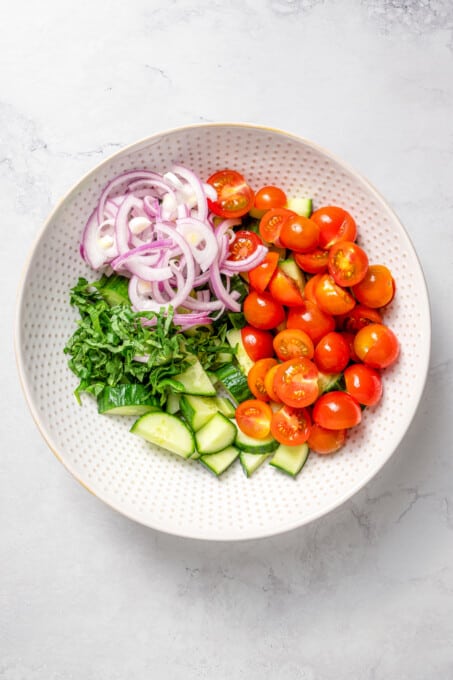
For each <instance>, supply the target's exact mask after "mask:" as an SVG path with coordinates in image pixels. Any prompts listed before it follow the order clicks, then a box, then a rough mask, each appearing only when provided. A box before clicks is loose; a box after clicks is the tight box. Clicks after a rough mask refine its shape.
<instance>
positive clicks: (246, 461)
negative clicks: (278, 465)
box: [239, 451, 271, 478]
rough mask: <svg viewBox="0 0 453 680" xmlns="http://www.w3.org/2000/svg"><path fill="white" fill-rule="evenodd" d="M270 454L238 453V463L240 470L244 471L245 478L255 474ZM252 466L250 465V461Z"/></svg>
mask: <svg viewBox="0 0 453 680" xmlns="http://www.w3.org/2000/svg"><path fill="white" fill-rule="evenodd" d="M270 455H271V454H270V453H261V454H259V453H258V454H257V453H246V452H245V451H241V452H240V453H239V461H240V463H241V466H242V469H243V470H244V473H245V476H246V477H247V478H250V477H251V476H252V475H253V474H255V472H256V471H257V470H258V469H259V468H260V467H261V466H262V464H263V463H264V462H265V461H266V460H267V459H268V458H269V456H270ZM251 459H253V461H252V465H250V461H251Z"/></svg>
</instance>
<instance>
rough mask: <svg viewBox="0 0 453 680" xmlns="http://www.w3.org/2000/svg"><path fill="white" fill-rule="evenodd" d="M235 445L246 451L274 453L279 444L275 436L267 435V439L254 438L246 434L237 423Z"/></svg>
mask: <svg viewBox="0 0 453 680" xmlns="http://www.w3.org/2000/svg"><path fill="white" fill-rule="evenodd" d="M234 445H235V446H237V447H238V449H241V451H245V452H246V453H254V454H257V453H272V451H275V450H276V449H277V448H278V446H279V444H278V442H277V441H276V440H275V439H274V438H273V437H266V438H265V439H254V438H253V437H249V436H248V435H246V434H244V433H243V432H242V430H240V429H239V427H238V426H237V425H236V439H235V441H234Z"/></svg>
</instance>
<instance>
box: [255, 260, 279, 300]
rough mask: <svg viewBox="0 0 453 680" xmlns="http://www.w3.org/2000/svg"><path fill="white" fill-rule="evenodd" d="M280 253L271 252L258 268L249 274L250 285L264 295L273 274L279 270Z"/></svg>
mask: <svg viewBox="0 0 453 680" xmlns="http://www.w3.org/2000/svg"><path fill="white" fill-rule="evenodd" d="M277 265H278V253H274V252H272V251H269V252H268V253H266V257H265V258H264V260H263V261H262V262H261V264H259V265H258V266H257V267H254V268H253V269H251V270H250V271H249V273H248V275H249V283H250V285H251V286H252V287H253V288H254V289H255V290H257V291H259V292H260V293H263V292H264V290H265V289H266V288H267V286H268V284H269V281H270V280H271V278H272V274H273V273H274V272H275V270H276V269H277Z"/></svg>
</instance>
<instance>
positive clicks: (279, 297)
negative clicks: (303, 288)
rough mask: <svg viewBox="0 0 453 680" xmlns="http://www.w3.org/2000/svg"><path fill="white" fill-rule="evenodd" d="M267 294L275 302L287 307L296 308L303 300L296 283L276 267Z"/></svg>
mask: <svg viewBox="0 0 453 680" xmlns="http://www.w3.org/2000/svg"><path fill="white" fill-rule="evenodd" d="M269 292H270V294H271V295H272V297H273V298H274V300H276V301H277V302H280V303H281V304H282V305H286V306H287V307H298V306H299V305H303V304H304V298H303V296H302V293H301V292H300V289H299V286H298V285H297V283H296V281H295V280H294V279H292V278H291V277H290V276H288V275H287V274H285V272H284V271H283V270H282V269H281V268H280V267H277V269H276V271H275V272H274V274H273V276H272V278H271V280H270V282H269Z"/></svg>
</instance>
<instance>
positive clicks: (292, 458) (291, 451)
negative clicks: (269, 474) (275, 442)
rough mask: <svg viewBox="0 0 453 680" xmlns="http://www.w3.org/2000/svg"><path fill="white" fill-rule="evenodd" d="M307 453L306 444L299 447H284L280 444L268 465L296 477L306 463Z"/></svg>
mask: <svg viewBox="0 0 453 680" xmlns="http://www.w3.org/2000/svg"><path fill="white" fill-rule="evenodd" d="M308 453H309V448H308V444H301V445H300V446H285V444H280V446H279V447H278V449H277V451H276V452H275V454H274V455H273V456H272V460H271V462H270V465H273V466H274V467H275V468H278V469H279V470H281V471H282V472H286V474H288V475H291V477H297V475H298V474H299V472H300V471H301V470H302V468H303V466H304V465H305V463H306V462H307V458H308Z"/></svg>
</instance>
